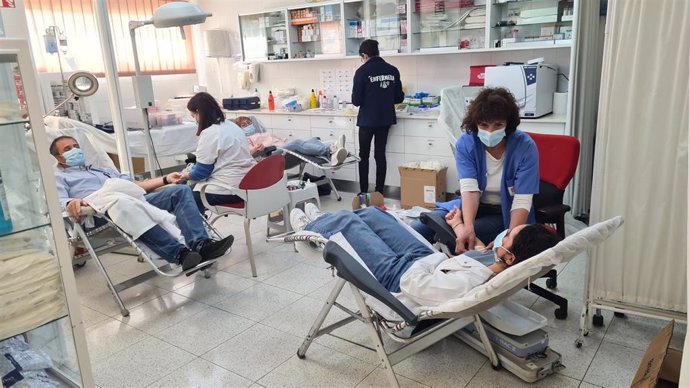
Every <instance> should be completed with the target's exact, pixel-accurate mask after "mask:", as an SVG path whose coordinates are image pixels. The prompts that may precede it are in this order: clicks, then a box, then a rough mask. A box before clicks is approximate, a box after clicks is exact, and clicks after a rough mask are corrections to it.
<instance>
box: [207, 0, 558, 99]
mask: <svg viewBox="0 0 690 388" xmlns="http://www.w3.org/2000/svg"><path fill="white" fill-rule="evenodd" d="M197 3H198V4H199V6H200V7H201V8H202V9H203V10H204V11H206V12H211V13H213V17H211V18H209V19H207V21H206V23H204V24H202V25H200V28H199V30H200V31H203V30H205V29H211V28H221V29H225V30H228V31H229V32H230V36H231V42H232V52H233V54H241V53H242V47H241V42H240V33H239V21H238V15H239V14H246V13H256V12H263V11H265V10H269V9H271V8H273V9H275V8H281V7H286V6H294V5H297V4H299V3H297V2H296V1H294V0H293V1H288V0H257V1H245V0H242V1H240V0H198V2H197ZM198 37H199V38H201V37H203V35H202V34H198ZM203 43H204V42H203V40H201V41H196V42H195V49H196V50H197V52H198V56H197V58H198V59H199V60H198V61H197V70H198V72H199V82H200V83H202V84H206V85H207V86H208V89H209V92H210V93H211V94H213V95H215V96H216V97H218V98H222V97H230V96H231V95H233V94H234V96H235V97H238V96H244V95H249V94H251V93H250V92H249V91H245V90H241V89H240V88H239V87H238V84H237V81H236V75H235V74H236V72H235V71H234V70H233V69H232V65H231V63H232V62H231V60H230V59H228V58H223V59H221V66H220V67H221V72H220V75H219V74H218V72H217V70H216V69H217V67H218V66H217V64H216V59H214V58H204V57H203V50H204V44H203ZM536 57H544V59H545V60H546V62H547V63H552V64H556V65H557V66H558V68H559V71H560V72H561V73H564V74H566V75H567V74H568V72H569V70H570V49H568V48H559V49H548V50H522V51H497V52H491V53H471V54H439V55H421V56H420V55H415V56H395V57H388V58H386V60H387V61H388V62H390V63H391V64H393V65H395V66H396V67H398V69H399V70H400V76H401V79H402V82H403V85H404V86H405V87H406V89H407V92H408V93H414V92H416V91H425V92H429V93H434V94H436V93H439V92H440V90H441V89H442V88H444V87H446V86H449V85H459V84H460V85H463V84H467V82H468V81H469V75H470V69H469V67H470V65H478V64H500V63H502V62H505V61H526V60H528V59H532V58H536ZM200 62H203V63H201V64H200ZM359 65H360V60H359V59H358V58H353V59H340V60H314V61H298V62H288V63H285V62H282V63H281V62H280V61H276V62H271V63H262V64H261V65H260V66H261V74H260V78H261V81H260V82H259V83H258V84H256V87H257V88H258V90H259V92H260V94H261V98H262V101H263V102H264V103H265V100H266V97H267V95H268V91H269V89H275V88H285V87H294V88H296V89H297V91H298V92H299V93H301V94H306V93H308V92H309V90H310V89H312V88H318V87H319V85H318V84H319V69H339V68H340V69H344V68H350V69H356V68H357V67H358V66H359ZM219 80H220V81H222V82H223V89H224V92H225V93H223V95H222V96H221V95H220V87H219V84H218V82H219ZM566 89H567V83H566V82H565V79H563V78H562V77H559V90H560V91H565V90H566ZM251 92H253V90H252V91H251Z"/></svg>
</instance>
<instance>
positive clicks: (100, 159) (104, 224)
mask: <svg viewBox="0 0 690 388" xmlns="http://www.w3.org/2000/svg"><path fill="white" fill-rule="evenodd" d="M58 119H59V118H57V117H50V116H49V117H46V118H45V122H46V124H47V125H46V134H47V136H48V140H50V141H52V140H53V139H54V138H56V137H58V136H63V135H65V136H71V137H73V138H75V139H76V140H77V141H78V142H79V145H80V146H81V148H82V149H84V150H86V153H87V155H89V159H88V162H89V163H90V164H91V166H93V167H110V168H115V165H114V164H113V162H112V160H111V159H110V158H109V157H108V155H107V154H106V153H105V151H104V150H103V149H102V148H101V147H100V146H99V145H100V144H101V142H99V139H98V138H97V137H94V132H93V131H85V130H84V129H83V128H82V127H79V126H72V125H70V121H66V120H58ZM79 124H81V125H86V124H83V123H79ZM94 131H96V132H98V130H97V129H95V128H94ZM162 190H165V188H162ZM81 215H82V216H84V217H93V218H94V219H96V220H97V221H95V222H97V223H96V225H99V226H97V227H95V228H91V229H89V228H86V227H85V226H84V225H81V224H80V223H79V222H75V220H73V219H72V218H71V217H70V216H69V215H68V214H67V213H66V212H65V213H63V219H64V222H65V228H66V229H67V234H68V240H69V244H70V248H71V250H72V263H73V264H74V265H75V266H76V267H82V266H84V265H85V264H86V260H87V259H89V258H91V259H93V261H94V262H95V263H96V265H97V266H98V269H99V271H100V272H101V274H102V275H103V277H104V278H105V280H106V283H107V286H108V289H109V290H110V292H111V293H112V294H113V297H114V298H115V300H116V302H117V304H118V306H119V307H120V313H121V314H122V316H125V317H126V316H129V310H127V308H126V307H125V305H124V302H123V301H122V299H121V298H120V295H119V292H121V291H124V290H126V289H128V288H130V287H133V286H135V285H137V284H140V283H142V282H144V281H146V280H149V279H151V278H153V277H155V276H157V275H159V276H164V277H177V276H181V275H183V274H187V273H189V272H196V271H199V270H203V271H204V276H205V277H206V278H209V277H210V271H209V267H210V264H213V263H214V262H216V261H217V259H214V260H210V261H205V262H203V263H201V264H199V265H198V266H196V267H194V268H191V269H189V270H187V271H182V270H181V267H177V266H175V265H171V264H169V263H168V262H167V261H164V260H160V258H159V257H158V256H157V255H156V254H155V253H153V251H151V250H150V249H148V247H146V246H145V245H143V244H141V243H139V242H137V241H135V240H134V239H132V238H131V236H130V235H128V234H127V233H126V232H125V231H124V230H122V229H121V228H119V227H118V226H117V225H115V224H114V223H113V222H112V220H110V219H109V218H108V217H107V216H106V215H105V214H100V213H97V212H96V211H95V210H94V209H92V208H90V207H84V208H82V212H81ZM129 248H133V249H134V252H135V253H133V254H132V253H125V252H119V251H121V250H123V249H129ZM116 251H118V253H123V254H127V255H132V256H138V261H139V262H146V263H148V264H149V265H150V266H151V267H152V269H151V270H150V271H148V272H146V273H143V274H141V275H138V276H135V277H133V278H130V279H127V280H124V281H122V282H121V283H118V284H113V282H112V281H111V279H110V276H108V272H107V270H106V269H105V266H104V265H103V263H102V261H101V258H100V256H101V255H104V254H106V253H110V252H116ZM173 267H176V268H173Z"/></svg>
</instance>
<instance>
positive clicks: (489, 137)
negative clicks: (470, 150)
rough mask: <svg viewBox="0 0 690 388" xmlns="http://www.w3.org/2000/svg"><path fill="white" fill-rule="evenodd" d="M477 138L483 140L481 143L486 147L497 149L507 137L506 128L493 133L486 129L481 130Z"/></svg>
mask: <svg viewBox="0 0 690 388" xmlns="http://www.w3.org/2000/svg"><path fill="white" fill-rule="evenodd" d="M477 136H479V140H481V142H482V143H484V145H485V146H487V147H496V146H497V145H498V143H500V142H501V140H503V138H504V137H506V130H505V128H503V129H499V130H496V131H493V132H489V131H487V130H485V129H480V130H479V131H478V132H477Z"/></svg>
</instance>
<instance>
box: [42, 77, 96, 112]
mask: <svg viewBox="0 0 690 388" xmlns="http://www.w3.org/2000/svg"><path fill="white" fill-rule="evenodd" d="M67 87H68V88H69V90H70V91H71V92H72V94H70V96H69V97H67V98H66V99H65V101H63V102H61V103H60V104H58V105H57V106H56V107H55V108H53V109H51V110H50V112H48V113H46V114H45V115H43V117H44V118H45V117H46V116H48V115H50V114H51V113H53V112H55V111H56V110H58V109H60V107H61V106H63V105H65V104H66V103H67V102H69V101H70V100H72V99H73V98H79V97H88V96H91V95H93V94H94V93H96V91H97V90H98V80H97V79H96V77H95V76H94V75H93V74H91V73H88V72H86V71H78V72H76V73H74V74H72V75H71V76H70V77H69V79H68V80H67Z"/></svg>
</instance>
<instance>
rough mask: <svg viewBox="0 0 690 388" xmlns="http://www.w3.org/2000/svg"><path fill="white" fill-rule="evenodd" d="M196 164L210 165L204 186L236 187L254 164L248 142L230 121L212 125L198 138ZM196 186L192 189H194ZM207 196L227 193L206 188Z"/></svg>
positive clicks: (226, 191)
mask: <svg viewBox="0 0 690 388" xmlns="http://www.w3.org/2000/svg"><path fill="white" fill-rule="evenodd" d="M196 161H197V162H198V163H203V164H213V165H214V167H213V172H211V176H210V177H209V178H208V179H207V180H206V182H207V183H221V184H225V185H230V186H233V187H237V186H238V185H239V184H240V181H241V180H242V178H243V177H244V175H245V174H246V173H247V171H249V169H251V168H252V167H253V166H254V165H255V164H256V161H255V160H254V158H252V155H251V154H250V153H249V143H248V142H247V137H246V136H245V135H244V131H242V129H241V128H240V127H238V126H237V125H236V124H235V123H233V122H232V121H230V120H225V121H224V122H222V123H221V124H214V125H211V126H210V127H208V128H206V129H204V130H203V131H202V132H201V134H200V135H199V144H198V145H197V147H196ZM198 187H199V186H198V185H197V187H196V188H195V190H198ZM206 192H208V193H211V194H229V193H230V192H229V191H228V190H225V189H222V188H220V187H214V186H209V187H208V188H207V190H206Z"/></svg>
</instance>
